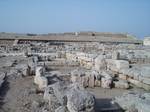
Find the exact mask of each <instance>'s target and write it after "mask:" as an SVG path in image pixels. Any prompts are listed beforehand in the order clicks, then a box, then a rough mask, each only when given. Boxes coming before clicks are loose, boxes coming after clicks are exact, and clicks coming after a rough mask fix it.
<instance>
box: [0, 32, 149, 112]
mask: <svg viewBox="0 0 150 112" xmlns="http://www.w3.org/2000/svg"><path fill="white" fill-rule="evenodd" d="M11 36H12V37H10V34H9V36H4V34H2V36H1V37H0V112H124V111H125V112H149V105H150V93H149V91H150V46H149V44H148V43H149V39H146V40H145V41H144V43H146V44H144V45H143V42H142V41H139V40H137V39H135V38H132V37H131V36H129V35H124V34H111V33H95V32H94V33H93V32H92V33H91V32H89V33H87V32H86V33H85V32H84V33H82V32H80V33H64V34H49V35H29V34H28V35H27V36H18V35H17V36H16V35H15V34H12V35H11Z"/></svg>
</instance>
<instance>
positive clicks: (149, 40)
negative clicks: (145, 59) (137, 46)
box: [143, 37, 150, 46]
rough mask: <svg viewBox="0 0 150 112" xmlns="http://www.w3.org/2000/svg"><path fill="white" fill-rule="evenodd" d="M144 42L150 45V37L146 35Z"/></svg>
mask: <svg viewBox="0 0 150 112" xmlns="http://www.w3.org/2000/svg"><path fill="white" fill-rule="evenodd" d="M143 44H144V45H146V46H147V45H149V46H150V37H145V38H144V40H143Z"/></svg>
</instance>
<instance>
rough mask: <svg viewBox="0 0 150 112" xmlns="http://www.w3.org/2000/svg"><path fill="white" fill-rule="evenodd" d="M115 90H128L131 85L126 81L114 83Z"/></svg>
mask: <svg viewBox="0 0 150 112" xmlns="http://www.w3.org/2000/svg"><path fill="white" fill-rule="evenodd" d="M113 83H114V85H115V88H121V89H128V88H129V84H128V82H127V81H126V80H119V81H113Z"/></svg>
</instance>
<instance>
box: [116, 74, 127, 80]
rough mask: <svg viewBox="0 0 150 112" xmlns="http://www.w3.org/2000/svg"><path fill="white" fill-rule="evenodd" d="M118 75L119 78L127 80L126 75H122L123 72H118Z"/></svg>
mask: <svg viewBox="0 0 150 112" xmlns="http://www.w3.org/2000/svg"><path fill="white" fill-rule="evenodd" d="M118 76H119V78H120V79H123V80H127V78H128V76H127V75H124V74H119V75H118Z"/></svg>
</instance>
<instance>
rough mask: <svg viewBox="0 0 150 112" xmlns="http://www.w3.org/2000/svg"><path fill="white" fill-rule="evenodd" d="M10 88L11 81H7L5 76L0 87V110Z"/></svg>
mask: <svg viewBox="0 0 150 112" xmlns="http://www.w3.org/2000/svg"><path fill="white" fill-rule="evenodd" d="M9 88H10V87H9V82H8V81H7V78H5V81H4V83H3V84H2V86H1V88H0V110H2V107H3V105H4V103H5V102H4V98H5V95H6V94H7V92H8V90H9Z"/></svg>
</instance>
